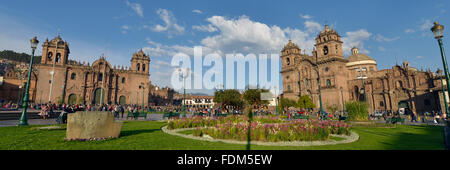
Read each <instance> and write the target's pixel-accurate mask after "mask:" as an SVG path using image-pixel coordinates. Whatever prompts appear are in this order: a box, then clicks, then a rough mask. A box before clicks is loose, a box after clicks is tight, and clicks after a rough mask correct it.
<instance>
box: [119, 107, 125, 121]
mask: <svg viewBox="0 0 450 170" xmlns="http://www.w3.org/2000/svg"><path fill="white" fill-rule="evenodd" d="M120 113H121V114H122V118H123V114H124V113H125V109H124V108H123V106H122V105H120Z"/></svg>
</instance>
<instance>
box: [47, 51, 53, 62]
mask: <svg viewBox="0 0 450 170" xmlns="http://www.w3.org/2000/svg"><path fill="white" fill-rule="evenodd" d="M47 58H48V61H52V59H53V53H52V52H49V53H48V57H47Z"/></svg>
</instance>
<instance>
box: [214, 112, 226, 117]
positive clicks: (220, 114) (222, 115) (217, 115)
mask: <svg viewBox="0 0 450 170" xmlns="http://www.w3.org/2000/svg"><path fill="white" fill-rule="evenodd" d="M227 116H228V114H222V113H219V114H216V117H227Z"/></svg>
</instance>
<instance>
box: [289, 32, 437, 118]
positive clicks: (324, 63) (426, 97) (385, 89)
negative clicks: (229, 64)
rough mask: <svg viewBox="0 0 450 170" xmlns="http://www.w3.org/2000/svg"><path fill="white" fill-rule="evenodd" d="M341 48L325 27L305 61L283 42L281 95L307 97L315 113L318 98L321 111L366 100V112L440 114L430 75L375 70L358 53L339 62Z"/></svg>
mask: <svg viewBox="0 0 450 170" xmlns="http://www.w3.org/2000/svg"><path fill="white" fill-rule="evenodd" d="M342 44H343V42H342V41H341V37H340V35H339V34H338V33H337V32H336V31H335V30H333V29H331V28H329V27H328V25H326V26H325V29H324V30H323V31H321V32H320V33H319V35H318V36H317V37H316V44H315V48H314V50H313V51H312V55H311V56H310V55H307V54H305V53H302V50H301V49H300V48H299V47H298V46H297V45H296V44H294V43H293V42H292V41H289V42H288V44H287V45H286V46H285V47H284V48H283V49H282V51H281V60H282V70H281V72H280V73H281V74H282V80H283V94H282V96H283V97H285V98H289V99H294V100H297V99H298V97H299V96H302V95H308V96H310V97H311V99H312V100H313V101H314V103H315V104H316V106H317V108H319V107H320V102H319V96H321V98H322V106H323V108H324V109H325V110H327V107H328V106H333V105H334V106H338V108H342V107H343V106H342V105H343V101H342V100H344V102H345V101H356V100H360V101H367V102H368V103H369V105H370V109H369V112H370V113H372V112H373V111H374V110H381V111H383V110H391V111H396V110H398V109H399V108H410V109H412V110H413V111H416V112H417V113H419V114H420V113H423V112H425V111H429V112H430V111H433V110H434V111H438V110H445V109H443V108H445V107H444V106H443V105H444V102H443V95H442V87H441V85H440V80H439V77H438V76H437V75H435V74H434V73H433V72H431V71H430V70H428V71H418V70H417V69H415V68H412V67H410V66H409V63H408V62H404V63H403V65H402V66H399V65H396V66H394V67H392V69H383V70H378V68H377V63H376V60H374V59H373V58H371V57H369V56H367V55H365V54H361V53H359V50H358V48H352V49H351V52H352V54H351V55H350V56H348V57H345V56H344V53H343V49H342ZM316 49H317V50H316ZM319 87H320V88H319ZM339 110H340V109H339Z"/></svg>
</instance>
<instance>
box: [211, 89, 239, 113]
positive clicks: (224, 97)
mask: <svg viewBox="0 0 450 170" xmlns="http://www.w3.org/2000/svg"><path fill="white" fill-rule="evenodd" d="M214 102H217V103H220V105H221V106H222V108H224V107H227V106H233V107H235V108H237V109H240V108H241V107H242V106H243V105H244V102H243V101H242V95H241V93H239V91H238V90H234V89H229V90H218V91H216V92H214Z"/></svg>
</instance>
